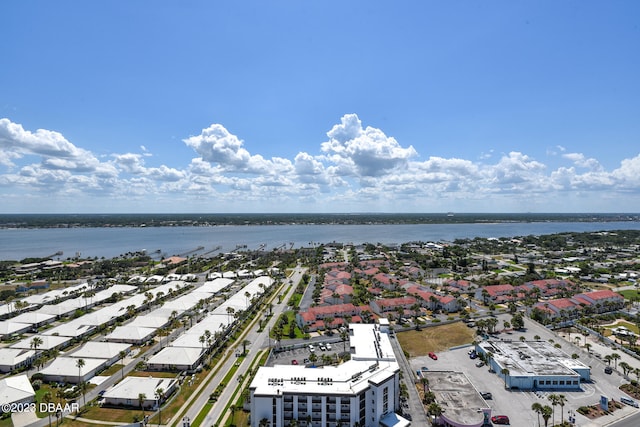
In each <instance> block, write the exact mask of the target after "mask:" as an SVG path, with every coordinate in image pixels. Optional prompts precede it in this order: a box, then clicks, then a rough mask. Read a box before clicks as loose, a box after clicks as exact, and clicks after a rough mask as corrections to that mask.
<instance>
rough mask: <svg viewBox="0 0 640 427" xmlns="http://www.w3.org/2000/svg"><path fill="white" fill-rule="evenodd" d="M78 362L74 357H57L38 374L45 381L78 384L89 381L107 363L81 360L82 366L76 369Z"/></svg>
mask: <svg viewBox="0 0 640 427" xmlns="http://www.w3.org/2000/svg"><path fill="white" fill-rule="evenodd" d="M78 360H80V359H77V358H75V357H58V358H56V359H55V360H54V361H53V362H52V363H51V364H50V365H49V366H47V367H46V368H44V369H42V370H41V371H40V373H41V374H42V376H43V379H44V380H45V381H50V382H59V383H70V384H79V383H81V382H86V381H89V380H90V379H91V378H93V377H94V376H95V375H96V372H98V371H100V370H101V369H104V367H105V366H106V363H107V360H106V359H82V360H84V366H82V367H78V365H77V363H78Z"/></svg>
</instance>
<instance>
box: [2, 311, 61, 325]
mask: <svg viewBox="0 0 640 427" xmlns="http://www.w3.org/2000/svg"><path fill="white" fill-rule="evenodd" d="M55 318H56V316H55V315H53V314H46V313H38V312H35V311H32V312H28V313H22V314H19V315H17V316H16V317H14V318H12V319H11V320H12V321H13V322H18V323H29V324H30V325H35V324H36V323H43V322H49V321H51V320H53V319H55Z"/></svg>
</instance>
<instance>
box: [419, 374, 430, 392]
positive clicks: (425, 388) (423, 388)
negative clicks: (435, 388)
mask: <svg viewBox="0 0 640 427" xmlns="http://www.w3.org/2000/svg"><path fill="white" fill-rule="evenodd" d="M420 382H421V383H422V391H423V392H424V394H427V386H428V385H429V380H428V379H427V378H425V377H424V376H422V377H420Z"/></svg>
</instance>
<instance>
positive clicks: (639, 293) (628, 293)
mask: <svg viewBox="0 0 640 427" xmlns="http://www.w3.org/2000/svg"><path fill="white" fill-rule="evenodd" d="M618 293H619V294H620V295H622V296H623V297H625V299H628V300H631V298H632V297H634V298H640V290H636V289H627V290H625V291H618Z"/></svg>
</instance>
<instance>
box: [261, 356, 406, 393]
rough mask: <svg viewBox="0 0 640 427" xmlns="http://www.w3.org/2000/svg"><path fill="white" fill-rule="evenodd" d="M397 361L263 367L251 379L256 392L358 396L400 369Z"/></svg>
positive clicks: (354, 361) (352, 361) (351, 361)
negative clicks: (316, 366)
mask: <svg viewBox="0 0 640 427" xmlns="http://www.w3.org/2000/svg"><path fill="white" fill-rule="evenodd" d="M399 370H400V368H399V366H398V364H397V363H396V362H372V361H356V360H350V361H348V362H345V363H343V364H341V365H339V366H323V367H320V368H306V367H304V366H300V365H297V366H296V365H276V366H273V367H261V368H260V369H259V370H258V373H257V374H256V376H255V378H254V379H253V381H252V382H251V386H250V387H251V388H253V389H255V394H256V395H275V394H277V393H278V392H280V393H302V394H343V395H354V394H357V393H358V392H360V391H362V390H365V389H366V388H367V387H368V386H369V383H370V382H372V383H374V384H379V383H381V382H383V381H385V380H387V379H388V378H389V377H391V376H393V375H395V374H396V373H397V372H399Z"/></svg>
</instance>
